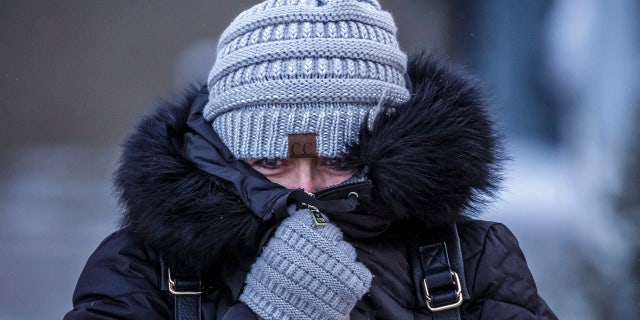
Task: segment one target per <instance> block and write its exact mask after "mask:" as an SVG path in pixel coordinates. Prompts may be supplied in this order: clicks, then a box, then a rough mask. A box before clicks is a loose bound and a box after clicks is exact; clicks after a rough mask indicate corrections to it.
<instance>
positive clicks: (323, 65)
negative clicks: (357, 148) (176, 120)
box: [203, 0, 409, 159]
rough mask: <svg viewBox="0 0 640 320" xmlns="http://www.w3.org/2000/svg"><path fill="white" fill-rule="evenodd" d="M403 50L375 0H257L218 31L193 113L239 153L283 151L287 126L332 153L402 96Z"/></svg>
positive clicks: (258, 154)
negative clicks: (203, 91)
mask: <svg viewBox="0 0 640 320" xmlns="http://www.w3.org/2000/svg"><path fill="white" fill-rule="evenodd" d="M406 60H407V58H406V55H405V54H404V53H403V52H402V51H400V49H399V46H398V42H397V40H396V26H395V23H394V21H393V17H392V16H391V14H389V13H388V12H386V11H383V10H382V9H381V7H380V4H379V3H378V2H377V0H267V1H264V2H262V3H260V4H257V5H255V6H253V7H252V8H250V9H248V10H246V11H244V12H243V13H241V14H240V15H239V16H238V17H236V19H235V20H234V21H233V22H232V23H231V25H229V27H227V29H226V30H225V31H224V32H223V34H222V36H221V37H220V40H219V43H218V48H217V56H216V61H215V63H214V65H213V68H212V69H211V72H210V74H209V78H208V89H209V101H208V102H207V104H206V106H205V108H204V110H203V114H204V117H205V119H207V120H208V121H210V122H212V125H213V128H214V130H215V131H216V133H217V134H218V135H219V136H220V138H221V139H222V141H223V142H224V143H225V145H226V146H227V147H228V148H229V149H230V150H231V152H232V153H233V155H234V156H235V157H236V158H239V159H248V158H286V157H287V155H288V136H289V135H291V134H312V135H314V136H315V137H316V139H317V148H316V149H317V150H316V153H317V156H321V157H337V156H339V155H340V154H341V153H342V152H344V151H345V150H346V146H347V144H349V143H355V142H357V141H358V132H359V130H360V128H361V127H362V125H363V124H365V122H366V121H371V120H372V119H370V118H373V117H375V115H376V114H377V112H378V111H379V109H380V108H379V107H380V106H381V105H384V106H396V105H399V104H401V103H403V102H405V101H407V100H408V99H409V91H408V90H407V89H406V86H405V82H404V74H405V71H406V63H407V61H406Z"/></svg>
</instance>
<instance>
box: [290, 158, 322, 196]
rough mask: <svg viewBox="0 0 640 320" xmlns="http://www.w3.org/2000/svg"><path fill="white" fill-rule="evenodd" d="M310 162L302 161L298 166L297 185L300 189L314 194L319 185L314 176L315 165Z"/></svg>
mask: <svg viewBox="0 0 640 320" xmlns="http://www.w3.org/2000/svg"><path fill="white" fill-rule="evenodd" d="M305 160H309V161H300V162H299V163H298V165H297V166H296V168H295V169H296V175H295V176H296V184H297V186H296V187H298V188H300V189H304V190H305V191H307V192H314V191H315V190H316V188H317V183H316V181H315V178H314V174H313V165H312V162H311V161H310V159H305Z"/></svg>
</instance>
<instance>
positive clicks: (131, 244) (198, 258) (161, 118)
mask: <svg viewBox="0 0 640 320" xmlns="http://www.w3.org/2000/svg"><path fill="white" fill-rule="evenodd" d="M395 33H396V27H395V24H394V22H393V19H392V17H391V15H390V14H389V13H387V12H385V11H383V10H382V9H381V7H380V5H379V4H378V2H377V1H376V0H342V1H341V0H333V1H331V0H324V1H321V0H267V1H265V2H263V3H260V4H258V5H256V6H254V7H253V8H251V9H249V10H247V11H245V12H243V13H242V14H241V15H239V16H238V17H237V18H236V19H235V20H234V21H233V22H232V24H231V25H230V26H229V27H228V28H227V29H226V30H225V32H224V33H223V34H222V36H221V38H220V42H219V45H218V53H217V57H216V62H215V63H214V65H213V68H212V70H211V73H210V76H209V79H208V82H207V85H206V86H204V87H203V88H202V89H200V90H199V91H197V92H196V91H194V92H189V93H186V94H185V95H184V97H183V99H181V100H179V101H177V102H175V103H167V104H165V105H163V106H160V107H159V108H158V109H157V110H156V111H155V112H154V113H153V114H151V115H150V116H148V117H146V118H145V119H144V120H142V121H141V122H140V123H139V124H138V126H137V128H136V130H135V131H134V132H133V133H132V135H131V136H130V137H129V138H128V140H127V142H126V143H125V146H124V152H123V155H122V159H121V163H120V167H119V169H118V170H117V172H116V186H117V188H118V191H119V196H120V200H121V202H122V204H123V206H124V208H125V209H126V211H125V215H124V218H123V223H122V228H121V230H119V231H117V232H115V233H114V234H112V235H111V236H109V237H108V238H107V239H105V241H104V242H103V243H102V244H101V245H100V246H99V247H98V249H97V250H96V252H95V253H94V254H93V255H92V256H91V258H90V259H89V261H88V262H87V265H86V267H85V269H84V271H83V273H82V275H81V276H80V279H79V281H78V285H77V287H76V291H75V293H74V299H73V300H74V309H73V310H72V311H70V312H69V313H68V314H67V315H66V316H65V319H69V320H71V319H171V318H172V317H173V318H175V319H194V318H199V317H200V318H202V319H255V318H263V319H349V318H351V319H461V318H464V319H555V318H556V317H555V316H554V314H553V313H552V311H551V310H550V309H549V308H548V306H547V305H546V303H545V302H544V301H543V299H542V298H540V297H539V296H538V293H537V290H536V286H535V282H534V280H533V278H532V276H531V273H530V272H529V270H528V267H527V264H526V261H525V259H524V256H523V254H522V252H521V250H520V249H519V247H518V243H517V240H516V239H515V238H514V236H513V235H512V234H511V232H510V231H509V230H508V229H507V228H506V227H505V226H503V225H501V224H497V223H493V222H485V221H480V220H474V219H472V218H470V215H472V214H473V213H475V212H476V211H475V210H474V208H476V207H477V206H478V205H479V204H481V202H482V199H485V198H487V197H490V196H492V195H493V194H494V192H495V191H496V187H497V186H496V184H497V182H498V180H499V176H498V173H499V172H498V171H499V169H500V161H501V159H502V156H501V153H500V150H501V145H500V141H499V139H498V138H497V136H496V134H495V132H494V131H493V127H492V123H491V121H490V120H489V119H488V116H487V114H486V110H485V109H484V106H483V101H482V99H481V95H480V93H479V92H478V89H477V88H476V87H475V86H474V85H473V83H472V82H471V81H469V80H468V79H467V77H466V76H465V75H464V74H462V73H461V72H459V71H457V70H454V68H452V67H450V66H448V65H447V64H446V63H444V62H442V61H439V60H438V59H435V58H433V57H431V56H428V55H425V54H416V55H414V56H412V57H410V58H409V59H407V57H406V55H405V54H404V53H403V52H401V51H400V50H399V46H398V44H397V41H396V38H395ZM407 60H408V62H407Z"/></svg>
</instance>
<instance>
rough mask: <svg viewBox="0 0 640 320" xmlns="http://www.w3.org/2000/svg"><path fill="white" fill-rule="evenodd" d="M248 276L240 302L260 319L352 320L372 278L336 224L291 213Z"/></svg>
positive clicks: (305, 213) (301, 212) (306, 213)
mask: <svg viewBox="0 0 640 320" xmlns="http://www.w3.org/2000/svg"><path fill="white" fill-rule="evenodd" d="M289 212H290V216H289V217H288V218H286V219H285V220H284V221H283V222H282V224H281V225H280V226H279V227H278V229H277V230H276V232H275V234H274V236H273V237H272V238H271V240H270V241H269V243H268V244H267V246H265V248H264V250H263V252H262V254H261V255H260V257H258V259H257V261H256V262H255V263H254V264H253V266H252V267H251V271H250V272H249V274H248V275H247V278H246V283H245V287H244V291H243V293H242V295H241V296H240V300H241V301H243V302H244V303H246V304H247V306H249V308H251V310H253V311H254V312H255V313H256V314H257V315H258V316H259V317H260V318H262V319H279V320H280V319H349V313H350V312H351V309H353V307H354V306H355V304H356V302H357V301H358V300H359V299H360V298H361V297H362V296H363V295H364V294H365V293H366V292H367V290H368V289H369V286H370V285H371V273H370V272H369V270H368V269H367V268H366V267H365V266H364V265H363V264H362V263H360V262H357V261H356V260H355V259H356V250H355V248H354V247H353V246H352V245H351V244H349V243H347V242H345V241H344V240H342V232H341V231H340V230H339V229H338V228H337V227H335V226H334V225H332V224H328V225H326V226H320V227H318V226H315V225H314V222H313V220H312V214H311V212H310V211H309V210H307V209H302V210H293V208H290V210H289Z"/></svg>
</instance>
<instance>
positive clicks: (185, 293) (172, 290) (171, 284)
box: [167, 268, 202, 296]
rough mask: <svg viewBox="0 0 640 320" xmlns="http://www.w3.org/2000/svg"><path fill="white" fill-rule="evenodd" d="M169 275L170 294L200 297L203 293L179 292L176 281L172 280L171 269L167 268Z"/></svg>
mask: <svg viewBox="0 0 640 320" xmlns="http://www.w3.org/2000/svg"><path fill="white" fill-rule="evenodd" d="M167 274H168V276H169V292H171V294H173V295H176V296H199V295H201V294H202V291H177V290H176V289H175V285H176V283H175V281H173V279H172V278H171V268H167Z"/></svg>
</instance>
